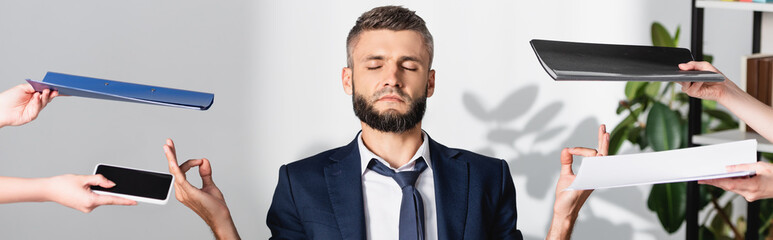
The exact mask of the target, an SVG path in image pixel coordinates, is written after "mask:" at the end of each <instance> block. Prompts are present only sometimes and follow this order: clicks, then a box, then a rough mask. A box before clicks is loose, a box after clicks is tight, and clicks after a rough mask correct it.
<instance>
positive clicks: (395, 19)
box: [346, 6, 434, 68]
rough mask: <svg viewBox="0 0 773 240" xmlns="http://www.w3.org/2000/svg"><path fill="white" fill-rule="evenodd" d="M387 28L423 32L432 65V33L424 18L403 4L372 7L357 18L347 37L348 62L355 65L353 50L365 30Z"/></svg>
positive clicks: (430, 64)
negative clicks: (402, 5)
mask: <svg viewBox="0 0 773 240" xmlns="http://www.w3.org/2000/svg"><path fill="white" fill-rule="evenodd" d="M381 29H387V30H392V31H402V30H412V31H416V32H418V33H419V34H421V36H422V38H423V39H424V46H425V47H426V48H427V53H429V66H430V68H431V67H432V58H433V53H434V45H433V41H432V34H430V33H429V30H428V29H427V25H426V24H425V23H424V19H421V17H419V15H416V12H415V11H411V10H410V9H407V8H404V7H401V6H383V7H377V8H374V9H371V10H370V11H367V12H365V13H363V14H362V15H361V16H360V17H359V18H357V23H355V24H354V27H352V30H350V31H349V36H347V37H346V64H347V67H350V68H351V67H353V63H354V62H353V60H352V50H353V48H354V44H355V42H356V41H357V40H358V39H357V38H359V36H360V34H361V33H362V32H363V31H368V30H381Z"/></svg>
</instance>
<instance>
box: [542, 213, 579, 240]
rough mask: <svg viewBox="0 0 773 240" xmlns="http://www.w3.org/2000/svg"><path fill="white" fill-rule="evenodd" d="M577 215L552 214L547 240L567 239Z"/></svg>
mask: <svg viewBox="0 0 773 240" xmlns="http://www.w3.org/2000/svg"><path fill="white" fill-rule="evenodd" d="M577 216H578V215H577V214H563V213H553V219H552V221H551V222H550V230H549V231H548V237H547V238H548V239H569V238H570V236H571V235H572V229H573V228H574V222H575V220H577Z"/></svg>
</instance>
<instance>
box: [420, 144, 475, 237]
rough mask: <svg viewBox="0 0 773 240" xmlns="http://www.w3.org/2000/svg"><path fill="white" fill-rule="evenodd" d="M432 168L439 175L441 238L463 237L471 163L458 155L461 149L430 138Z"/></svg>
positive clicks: (437, 197)
mask: <svg viewBox="0 0 773 240" xmlns="http://www.w3.org/2000/svg"><path fill="white" fill-rule="evenodd" d="M429 148H430V156H431V160H430V161H432V171H433V173H434V179H435V202H436V204H437V218H438V238H439V239H462V238H463V237H464V228H465V224H466V220H467V200H468V196H469V194H468V191H469V181H468V179H469V170H468V168H469V166H468V164H467V161H464V160H462V159H457V158H455V157H456V155H458V154H459V151H457V150H453V149H450V148H447V147H446V146H443V145H441V144H439V143H437V142H435V141H434V140H432V138H430V139H429Z"/></svg>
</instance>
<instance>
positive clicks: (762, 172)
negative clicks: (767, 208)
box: [698, 162, 773, 202]
mask: <svg viewBox="0 0 773 240" xmlns="http://www.w3.org/2000/svg"><path fill="white" fill-rule="evenodd" d="M727 171H728V172H738V171H752V172H755V173H756V175H755V176H754V177H737V178H720V179H708V180H701V181H698V183H700V184H710V185H714V186H716V187H719V188H722V189H724V190H726V191H731V192H735V193H738V194H740V195H741V196H743V197H744V198H746V201H749V202H753V201H756V200H759V199H764V198H773V184H772V183H773V164H770V163H767V162H756V163H749V164H739V165H732V166H727Z"/></svg>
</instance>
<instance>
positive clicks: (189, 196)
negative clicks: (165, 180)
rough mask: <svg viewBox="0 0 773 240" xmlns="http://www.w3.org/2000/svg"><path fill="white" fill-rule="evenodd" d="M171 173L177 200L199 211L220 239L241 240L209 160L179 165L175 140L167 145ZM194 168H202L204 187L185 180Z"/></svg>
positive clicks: (165, 147) (165, 150) (204, 159)
mask: <svg viewBox="0 0 773 240" xmlns="http://www.w3.org/2000/svg"><path fill="white" fill-rule="evenodd" d="M164 152H165V153H166V159H167V160H168V161H169V172H170V173H172V175H174V177H175V181H174V189H175V197H177V200H178V201H180V202H181V203H183V204H184V205H185V206H187V207H188V208H190V209H191V210H193V211H194V212H196V214H198V215H199V216H200V217H201V218H202V219H203V220H204V222H206V223H207V225H209V227H210V228H211V229H212V232H213V233H214V234H215V237H216V238H217V239H240V237H239V233H238V232H237V231H236V226H235V225H234V222H233V219H232V218H231V213H230V211H229V210H228V206H227V205H226V203H225V199H224V198H223V193H222V192H220V189H218V188H217V186H215V182H214V181H212V167H211V165H210V164H209V160H207V159H206V158H202V159H191V160H188V161H185V162H184V163H183V164H182V165H180V166H177V151H176V149H175V146H174V142H173V141H172V139H167V140H166V144H165V145H164ZM193 167H199V175H200V176H201V182H202V187H201V188H200V189H199V188H196V187H195V186H193V185H192V184H191V183H189V182H188V180H187V179H186V177H185V173H186V172H188V170H190V169H191V168H193Z"/></svg>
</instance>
